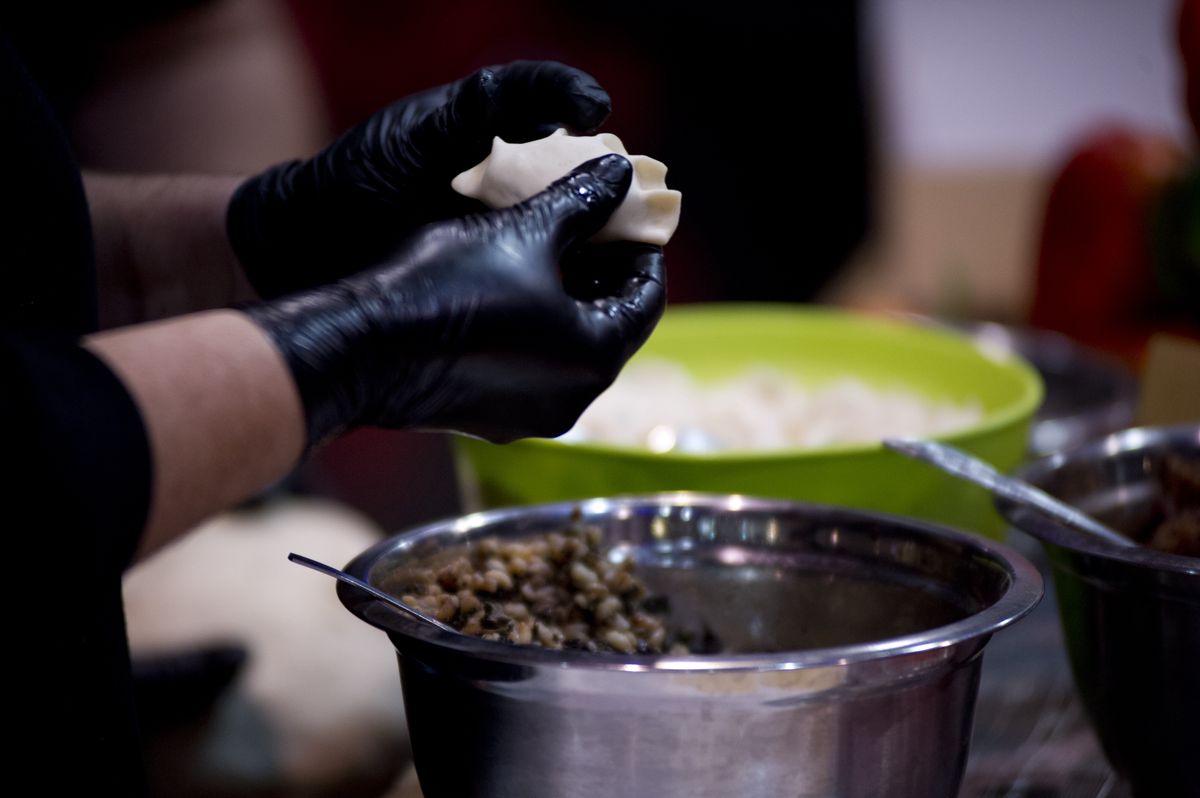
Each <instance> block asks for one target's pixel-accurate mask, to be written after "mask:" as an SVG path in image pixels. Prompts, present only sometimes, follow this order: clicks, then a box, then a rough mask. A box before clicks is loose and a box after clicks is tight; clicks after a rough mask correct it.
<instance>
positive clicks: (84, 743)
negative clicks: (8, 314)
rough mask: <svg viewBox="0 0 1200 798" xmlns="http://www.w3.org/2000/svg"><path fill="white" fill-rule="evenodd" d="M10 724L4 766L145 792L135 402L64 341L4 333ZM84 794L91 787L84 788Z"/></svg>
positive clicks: (142, 456) (147, 466) (144, 484)
mask: <svg viewBox="0 0 1200 798" xmlns="http://www.w3.org/2000/svg"><path fill="white" fill-rule="evenodd" d="M4 429H6V430H8V435H7V438H8V443H9V446H8V447H6V448H7V452H6V453H7V455H8V457H7V458H6V459H7V460H8V463H9V466H10V469H9V472H10V474H11V475H12V476H11V477H10V478H9V479H7V480H3V484H4V486H5V493H8V495H7V496H6V497H5V501H4V502H3V508H4V509H3V512H4V514H5V516H4V517H5V523H4V525H5V526H6V527H7V529H5V530H4V533H3V534H4V541H5V544H6V553H7V554H8V557H7V558H6V559H7V560H8V563H9V565H10V566H11V567H18V568H22V569H25V573H24V574H23V575H13V576H10V577H7V578H6V579H5V584H6V585H7V588H6V593H7V594H8V595H7V598H8V601H7V602H6V604H7V606H8V607H9V608H11V609H10V613H11V614H10V615H9V617H10V619H12V620H13V621H14V623H12V624H11V625H10V626H9V627H8V629H7V630H6V631H8V632H9V635H10V637H9V646H8V651H9V655H8V657H7V659H8V660H9V665H10V666H13V667H14V668H15V673H13V674H12V676H11V681H10V682H9V684H10V689H11V690H12V691H13V696H14V698H15V699H16V700H15V701H14V704H15V705H16V707H14V709H16V711H15V712H14V713H13V715H12V716H10V717H12V718H13V719H14V720H15V721H17V722H18V724H19V726H20V730H19V731H18V733H17V734H16V738H17V744H16V750H15V751H12V752H10V756H11V757H12V758H11V759H10V760H9V761H11V762H13V763H14V764H16V765H17V767H18V768H19V769H20V770H21V771H23V772H27V773H32V774H38V776H40V777H38V778H37V782H36V783H38V784H39V789H38V790H37V791H38V792H44V793H46V794H60V793H61V794H66V793H68V792H76V793H78V794H93V793H94V794H102V795H109V794H112V795H136V794H141V793H142V792H143V790H144V785H143V783H142V775H141V761H140V746H139V744H138V734H137V723H136V718H135V710H134V703H133V700H132V686H131V679H130V675H129V652H128V645H127V642H126V637H125V622H124V617H123V612H122V603H121V574H122V571H123V570H124V569H125V568H126V567H127V566H128V565H129V563H130V562H131V560H132V558H133V554H134V552H135V551H136V549H137V544H138V540H139V538H140V535H141V531H142V529H143V527H144V525H145V521H146V515H147V510H148V506H149V499H150V488H151V482H150V480H151V461H150V449H149V443H148V440H147V436H146V432H145V429H144V426H143V424H142V421H141V418H140V416H139V414H138V412H137V409H136V406H135V405H134V403H133V400H132V399H131V397H130V396H129V394H128V393H127V391H126V390H125V388H124V386H123V385H122V384H121V382H120V381H119V380H118V379H117V378H116V376H114V375H113V373H112V372H111V371H109V369H108V368H107V367H106V366H105V364H104V363H103V362H101V361H100V360H99V359H98V358H97V357H95V356H94V355H92V354H91V353H90V352H88V351H87V350H85V349H83V348H82V347H80V346H78V345H77V344H76V343H75V341H74V340H72V339H71V338H69V337H65V336H64V337H51V336H48V335H31V334H24V333H23V334H20V335H17V334H14V333H11V332H0V430H4ZM79 790H84V791H83V792H78V791H79Z"/></svg>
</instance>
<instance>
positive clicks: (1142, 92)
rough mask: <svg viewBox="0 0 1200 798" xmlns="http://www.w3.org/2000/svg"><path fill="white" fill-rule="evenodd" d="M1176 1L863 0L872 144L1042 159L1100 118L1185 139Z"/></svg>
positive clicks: (922, 152)
mask: <svg viewBox="0 0 1200 798" xmlns="http://www.w3.org/2000/svg"><path fill="white" fill-rule="evenodd" d="M1177 9H1178V0H867V8H866V12H867V20H868V38H867V48H868V52H869V53H872V57H873V58H874V59H875V64H874V68H873V71H874V73H875V76H876V81H877V83H876V92H877V95H878V97H877V100H878V102H879V105H880V130H879V131H878V135H879V137H880V145H881V147H882V148H883V153H882V154H883V156H884V158H885V159H887V160H892V159H898V160H899V161H900V162H902V163H907V164H910V165H921V166H938V167H945V166H950V167H954V166H961V165H967V164H970V165H975V166H978V165H985V164H993V165H995V164H1023V165H1029V166H1045V165H1047V163H1048V162H1049V161H1052V160H1054V159H1055V158H1056V157H1057V156H1058V155H1060V154H1061V153H1062V152H1063V150H1064V148H1065V147H1066V146H1067V144H1068V143H1069V142H1070V141H1071V139H1073V138H1075V137H1077V136H1079V135H1080V134H1081V133H1082V132H1084V131H1086V130H1087V129H1088V128H1089V127H1090V126H1092V125H1094V124H1095V123H1096V122H1098V121H1100V120H1104V119H1121V120H1125V121H1129V122H1132V123H1135V124H1138V125H1142V126H1146V127H1150V128H1154V129H1160V130H1163V131H1165V132H1168V133H1171V134H1173V135H1176V136H1178V137H1179V138H1180V139H1181V140H1183V139H1184V137H1185V136H1186V135H1187V132H1186V131H1187V130H1188V126H1187V123H1186V117H1185V114H1184V110H1183V103H1182V99H1181V96H1180V74H1179V73H1180V69H1179V65H1178V57H1177V55H1176V46H1175V16H1176V13H1177ZM869 68H870V67H869Z"/></svg>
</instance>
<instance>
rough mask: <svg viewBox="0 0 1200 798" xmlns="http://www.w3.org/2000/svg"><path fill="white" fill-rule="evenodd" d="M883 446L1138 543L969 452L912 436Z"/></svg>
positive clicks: (1110, 538) (1114, 539)
mask: <svg viewBox="0 0 1200 798" xmlns="http://www.w3.org/2000/svg"><path fill="white" fill-rule="evenodd" d="M883 445H884V446H886V447H887V448H888V449H891V450H892V451H893V452H899V453H900V454H903V455H907V456H908V457H911V458H913V459H915V460H921V461H923V462H926V463H929V464H930V465H933V466H936V467H937V468H940V469H941V470H942V471H945V472H946V473H948V474H953V475H954V476H956V477H960V478H962V479H965V480H967V481H968V482H973V483H975V484H976V485H979V486H980V487H982V488H985V489H987V490H989V491H991V492H992V493H993V494H995V495H997V496H1003V497H1004V498H1005V499H1008V500H1009V501H1012V502H1016V503H1017V504H1020V505H1022V506H1027V507H1033V508H1034V509H1036V510H1039V511H1041V512H1042V513H1043V514H1044V515H1048V516H1050V517H1051V518H1053V519H1054V520H1055V521H1059V522H1061V523H1064V524H1066V525H1067V526H1070V527H1073V528H1075V529H1078V530H1080V531H1081V532H1087V533H1088V534H1091V535H1095V536H1096V537H1099V538H1103V539H1104V540H1105V541H1106V542H1108V543H1111V544H1112V545H1114V546H1121V547H1122V548H1129V547H1132V546H1136V545H1137V544H1136V543H1134V542H1133V541H1131V540H1130V539H1129V538H1127V537H1125V536H1124V535H1122V534H1121V533H1119V532H1117V531H1115V530H1113V529H1111V528H1109V527H1107V526H1105V525H1104V524H1101V523H1100V522H1099V521H1097V520H1096V519H1094V518H1092V517H1091V516H1089V515H1087V514H1086V513H1082V512H1080V511H1079V510H1077V509H1075V508H1074V507H1072V506H1070V505H1069V504H1065V503H1063V502H1061V501H1059V500H1058V499H1056V498H1054V497H1053V496H1051V495H1050V494H1049V493H1046V492H1045V491H1043V490H1041V489H1039V488H1036V487H1034V486H1033V485H1030V484H1029V483H1028V482H1022V481H1021V480H1019V479H1014V478H1012V477H1008V476H1005V475H1004V474H1001V473H1000V472H999V471H997V470H996V469H994V468H992V467H991V466H990V465H989V464H987V463H985V462H984V461H982V460H980V459H978V458H976V457H972V456H971V455H969V454H967V453H966V452H964V451H962V450H960V449H956V448H954V447H953V446H948V445H946V444H944V443H935V442H934V441H924V440H913V439H910V438H903V439H901V438H887V439H885V440H884V441H883Z"/></svg>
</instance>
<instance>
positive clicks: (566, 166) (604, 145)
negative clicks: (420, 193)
mask: <svg viewBox="0 0 1200 798" xmlns="http://www.w3.org/2000/svg"><path fill="white" fill-rule="evenodd" d="M610 152H615V153H619V154H620V155H624V156H625V157H626V158H628V159H629V162H630V163H631V164H633V184H632V185H630V187H629V193H628V194H626V195H625V200H624V201H623V202H622V203H621V207H619V208H617V210H616V211H615V212H614V213H613V215H612V216H611V217H610V218H609V220H608V224H606V225H605V226H604V227H603V228H602V229H601V230H600V232H598V233H597V234H596V235H594V236H592V239H591V240H592V241H595V242H597V243H601V242H604V241H641V242H643V243H646V244H656V245H658V246H662V245H663V244H666V243H667V241H669V240H670V238H671V234H672V233H674V232H675V227H676V226H677V225H678V224H679V205H680V201H681V199H682V197H683V195H682V194H680V193H679V192H678V191H672V190H671V189H668V188H667V181H666V177H667V167H666V165H665V164H663V163H662V162H661V161H656V160H654V159H653V158H649V157H647V156H645V155H630V154H629V153H628V152H626V151H625V145H624V144H622V143H621V140H620V139H619V138H617V137H616V136H614V135H613V134H611V133H601V134H599V135H597V136H570V135H567V131H566V130H565V129H563V128H559V129H558V130H556V131H554V132H553V133H551V134H550V135H549V136H547V137H546V138H544V139H537V140H535V141H530V142H527V143H525V144H510V143H508V142H507V141H504V140H503V139H501V138H500V137H499V136H497V137H496V138H495V139H494V140H493V141H492V152H491V154H490V155H488V157H487V158H484V159H483V161H482V162H480V163H479V164H477V165H476V166H474V167H472V168H471V169H468V170H467V171H465V172H463V173H462V174H460V175H458V176H457V177H455V178H454V180H453V181H451V183H450V185H451V187H453V188H454V190H455V191H457V192H458V193H459V194H464V195H466V196H468V197H473V198H475V199H477V200H479V201H480V202H482V203H483V204H485V205H487V206H488V207H490V208H507V207H509V206H510V205H516V204H517V203H518V202H524V201H525V200H527V199H529V198H530V197H532V196H533V195H534V194H537V193H538V192H539V191H542V190H543V189H545V188H546V187H547V186H549V185H550V184H551V183H553V182H554V181H555V180H558V179H559V178H560V177H563V176H565V175H566V174H567V173H568V172H570V171H571V170H572V169H574V168H575V167H576V166H579V164H581V163H584V162H585V161H590V160H591V159H593V158H599V157H600V156H601V155H607V154H609V153H610Z"/></svg>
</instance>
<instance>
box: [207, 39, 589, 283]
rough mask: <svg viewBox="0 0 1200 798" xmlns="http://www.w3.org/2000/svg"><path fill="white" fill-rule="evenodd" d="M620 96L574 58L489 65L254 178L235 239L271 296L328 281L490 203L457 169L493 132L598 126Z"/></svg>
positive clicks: (234, 212)
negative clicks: (467, 186) (459, 186)
mask: <svg viewBox="0 0 1200 798" xmlns="http://www.w3.org/2000/svg"><path fill="white" fill-rule="evenodd" d="M611 108H612V106H611V102H610V101H609V98H608V94H606V93H605V91H604V89H602V88H600V86H599V85H598V84H597V83H596V81H595V80H594V79H593V78H592V77H591V76H589V75H587V74H586V73H584V72H580V71H579V70H577V69H573V68H571V67H568V66H564V65H563V64H558V63H555V62H552V61H516V62H513V63H511V64H507V65H505V66H500V67H492V68H489V69H481V70H480V71H478V72H476V73H475V74H473V75H471V76H470V77H468V78H465V79H463V80H460V81H458V82H456V83H451V84H448V85H445V86H440V87H438V88H435V89H430V90H428V91H425V92H422V93H420V94H416V95H413V96H411V97H408V98H405V99H403V100H400V101H398V102H396V103H394V104H393V105H391V106H389V107H387V108H385V109H383V110H382V111H380V112H378V113H377V114H375V115H374V116H373V117H371V118H370V119H368V120H367V121H366V122H363V123H362V124H360V125H359V126H358V127H355V128H353V129H351V130H350V131H348V132H347V133H345V134H343V135H342V137H341V138H339V139H338V140H337V141H335V142H334V143H333V144H331V145H329V146H328V147H326V148H325V149H324V150H322V151H321V152H320V153H318V154H317V155H316V157H314V158H312V159H310V160H307V161H292V162H290V163H285V164H281V165H279V166H276V167H274V168H272V169H269V170H268V171H266V172H264V173H263V174H261V175H258V176H256V177H252V178H250V179H249V180H247V181H246V182H244V183H243V184H242V185H241V186H240V187H239V188H238V189H237V191H236V192H235V194H234V196H233V199H232V201H231V202H230V204H229V210H228V213H227V216H226V222H227V225H226V226H227V232H228V235H229V240H230V242H231V243H232V245H233V248H234V251H235V252H236V253H237V256H238V259H239V260H240V261H241V263H242V266H243V268H244V269H245V271H246V275H247V277H248V278H249V280H250V283H251V284H252V285H253V286H254V288H255V290H257V291H258V293H259V295H260V296H262V297H264V298H270V297H275V296H281V295H283V294H285V293H290V292H291V291H296V290H299V289H302V288H313V287H316V286H318V285H324V284H325V283H329V282H332V281H334V280H336V279H339V278H341V277H345V276H347V275H350V274H353V273H355V272H357V271H358V270H360V269H363V268H366V267H369V266H373V265H375V264H378V263H380V262H381V261H382V259H383V258H384V257H386V256H387V255H388V254H389V253H390V252H392V251H393V250H394V249H395V247H396V246H397V245H398V244H399V243H400V242H401V241H402V240H403V239H404V238H406V237H407V236H408V235H409V234H410V233H412V232H413V231H414V230H416V229H417V228H418V227H420V226H422V225H424V224H427V223H429V222H432V221H437V220H440V219H449V218H452V217H456V216H462V215H464V214H466V213H472V212H477V211H480V210H483V209H484V206H483V205H481V204H479V203H477V202H476V201H474V200H468V199H467V198H465V197H462V196H460V195H458V194H457V193H455V192H454V191H453V190H452V189H451V188H450V181H451V180H452V179H453V178H454V176H455V175H457V174H458V173H459V172H462V171H464V170H466V169H469V168H470V167H472V166H474V165H475V164H476V163H478V162H479V161H482V160H483V159H484V158H485V157H486V156H487V154H488V153H489V152H490V151H491V144H492V137H493V136H500V137H501V138H503V139H504V140H505V141H530V140H532V139H537V138H542V137H544V136H547V135H549V134H550V133H551V132H553V131H554V130H555V129H556V128H559V127H567V128H569V129H571V130H572V131H575V132H590V131H592V130H594V129H595V128H597V127H599V126H600V124H601V123H602V122H603V121H604V119H605V117H607V116H608V113H609V111H610V110H611Z"/></svg>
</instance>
